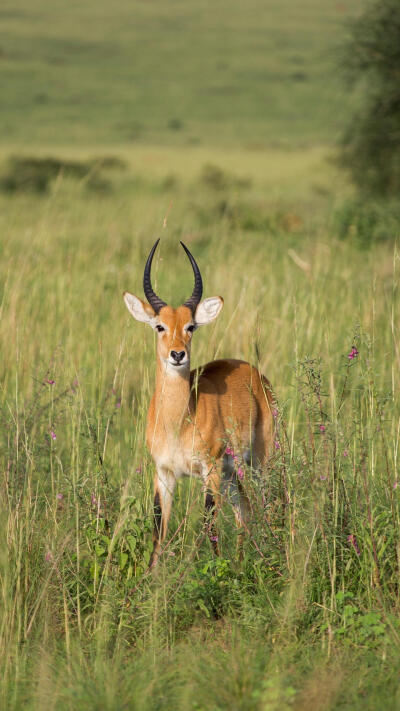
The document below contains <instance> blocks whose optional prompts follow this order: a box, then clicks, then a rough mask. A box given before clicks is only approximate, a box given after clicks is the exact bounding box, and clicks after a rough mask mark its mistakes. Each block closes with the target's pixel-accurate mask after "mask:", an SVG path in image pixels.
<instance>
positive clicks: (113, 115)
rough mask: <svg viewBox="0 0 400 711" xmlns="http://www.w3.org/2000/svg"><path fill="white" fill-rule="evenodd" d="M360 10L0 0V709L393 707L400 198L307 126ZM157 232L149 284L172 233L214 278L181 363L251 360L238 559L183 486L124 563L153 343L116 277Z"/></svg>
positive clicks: (227, 535) (226, 515)
mask: <svg viewBox="0 0 400 711" xmlns="http://www.w3.org/2000/svg"><path fill="white" fill-rule="evenodd" d="M360 5H361V3H359V2H356V0H352V2H346V3H340V2H338V3H328V2H317V0H307V1H306V2H303V3H301V4H298V3H293V2H288V1H285V2H279V3H278V2H277V1H276V0H269V1H268V2H258V1H257V0H252V2H251V3H250V4H249V3H246V4H243V3H239V2H233V3H230V4H229V6H228V5H227V3H219V4H218V3H213V4H211V3H206V4H205V3H200V2H197V0H196V1H193V2H189V3H182V2H179V3H178V2H176V1H175V2H172V3H168V6H167V5H165V4H162V3H160V2H147V3H139V2H123V0H119V1H118V3H113V4H112V5H111V4H109V3H105V2H103V1H102V2H97V3H94V2H86V3H81V4H78V3H69V4H68V5H67V4H65V3H61V2H52V3H50V2H47V1H46V0H40V2H35V3H34V7H33V5H32V4H28V3H26V2H18V1H17V2H13V3H12V4H11V3H8V4H6V5H4V3H3V5H2V8H1V10H0V19H1V20H2V25H3V29H4V31H3V36H2V40H1V56H0V91H1V94H2V96H3V95H4V96H7V102H4V105H3V106H2V111H1V115H0V131H1V136H2V148H1V152H0V164H1V165H0V235H1V240H0V257H1V259H0V354H1V358H0V383H1V389H0V463H1V467H0V470H1V475H2V481H1V486H0V525H1V530H2V532H3V536H2V538H1V540H0V707H1V708H4V709H7V710H9V709H10V710H15V711H19V709H21V708H24V709H25V708H26V709H28V710H29V709H32V710H33V709H35V710H36V709H40V710H42V709H46V710H47V709H57V711H58V710H59V709H60V710H61V711H64V710H65V711H69V710H70V709H76V708H79V709H87V710H88V711H89V710H90V711H92V710H94V709H99V711H100V710H101V711H103V710H105V709H106V710H110V711H111V710H113V711H117V710H118V711H120V709H127V710H132V711H136V710H138V711H145V710H146V709H148V710H149V711H153V710H154V709H163V710H164V709H166V710H168V709H170V710H171V711H176V709H182V711H186V710H187V711H192V710H193V711H228V710H229V711H236V710H237V711H290V709H294V710H295V711H303V710H304V711H306V710H307V711H328V709H329V710H330V709H332V710H333V709H338V710H341V711H342V710H346V711H354V710H357V709H360V710H361V709H371V710H374V711H375V710H380V709H382V708H390V709H392V708H393V709H396V708H400V690H399V680H398V668H399V640H400V622H399V555H400V547H399V546H400V502H399V496H400V485H399V486H398V482H399V459H398V452H399V433H400V409H399V402H398V397H397V393H398V390H399V385H400V383H399V373H400V368H399V366H400V340H399V332H398V324H399V323H400V320H399V319H400V300H399V295H398V281H399V267H400V264H399V251H398V246H397V245H398V239H399V232H400V230H399V210H398V206H396V204H393V205H389V204H386V205H385V206H384V207H383V206H382V205H381V204H376V205H375V203H374V201H373V200H372V199H371V200H370V201H369V202H368V205H363V204H362V203H361V201H360V200H358V199H355V198H354V196H353V194H352V192H351V190H350V188H349V186H348V185H347V184H346V182H345V181H344V179H343V176H342V174H340V173H339V172H338V169H337V167H336V166H335V162H334V160H333V159H334V157H335V154H334V150H333V149H332V146H333V144H334V140H335V136H336V133H337V132H338V131H339V130H340V127H341V125H342V123H343V121H344V120H345V119H346V115H347V111H348V109H349V106H350V104H351V103H352V102H353V101H354V100H355V99H354V97H346V96H345V95H344V92H343V87H342V86H341V84H340V82H339V80H338V78H337V70H336V69H335V61H336V56H337V52H336V47H337V46H338V44H340V42H341V41H342V39H343V36H344V30H343V27H342V24H341V23H342V20H343V19H344V18H345V17H347V16H348V15H351V14H353V13H354V12H356V11H358V10H359V8H360ZM13 156H14V157H13ZM26 158H29V159H32V158H33V159H34V160H26ZM48 158H51V159H52V160H51V161H47V162H41V160H42V159H48ZM110 158H111V159H114V158H118V160H119V162H118V161H115V160H111V161H110V160H109V159H110ZM54 159H56V160H54ZM106 159H108V160H106ZM158 236H161V237H162V240H161V244H160V248H159V250H158V253H157V258H156V259H155V264H154V272H153V277H154V283H155V286H156V289H157V291H159V293H160V295H161V296H162V298H163V299H165V300H167V301H169V302H172V303H173V304H178V303H180V302H182V301H183V300H184V299H185V298H186V297H187V295H188V294H189V293H190V291H191V288H192V274H191V270H190V267H189V264H188V262H187V259H186V257H185V254H184V253H183V250H182V249H181V248H180V246H179V240H180V239H183V240H184V241H185V243H187V244H188V245H189V246H190V249H191V250H192V251H193V253H194V255H195V256H196V259H197V260H198V262H199V264H200V267H201V270H202V274H203V278H204V284H205V296H211V295H213V294H220V295H221V296H223V297H224V300H225V306H224V310H223V312H222V314H221V316H220V317H219V318H218V320H217V321H216V323H215V324H214V325H213V326H212V327H208V328H205V329H200V331H199V332H198V333H196V334H195V343H194V346H193V356H192V357H193V365H194V366H195V365H198V364H201V363H205V362H207V361H208V360H211V359H212V358H215V357H225V356H228V357H237V358H244V359H246V360H250V361H252V362H254V363H256V364H257V365H259V367H260V368H261V370H262V371H263V372H264V373H265V374H266V375H267V376H268V377H269V379H270V380H271V382H272V384H273V386H274V388H275V391H276V394H277V398H278V403H279V405H278V408H279V416H278V429H277V434H276V444H275V445H274V452H273V457H272V459H271V463H270V466H269V467H268V469H267V470H266V471H265V472H264V477H263V479H262V480H261V481H257V480H253V479H252V476H251V472H246V476H245V482H246V487H247V490H248V493H249V496H250V499H251V502H252V507H253V516H252V522H251V528H250V534H249V535H248V536H247V539H246V543H245V559H244V561H243V563H241V564H239V562H238V561H237V560H236V557H235V549H236V545H235V544H236V528H235V525H234V520H233V515H232V512H231V510H230V507H229V505H228V502H226V501H225V502H224V504H223V507H222V511H221V514H220V516H219V521H218V527H219V536H220V540H221V548H222V557H221V558H220V559H215V558H213V556H212V554H211V551H210V547H209V545H208V542H207V541H206V540H205V536H204V533H203V528H202V505H201V498H202V492H201V489H200V487H199V485H198V483H196V482H193V481H185V482H182V484H181V485H180V486H179V487H178V491H177V494H176V497H175V504H174V509H173V514H172V519H171V523H170V529H169V535H168V540H167V545H166V549H165V552H164V554H163V556H162V558H161V560H160V564H159V567H158V569H157V574H156V575H155V576H150V575H148V573H147V572H146V571H147V562H148V559H149V553H150V550H151V518H152V477H153V464H152V461H151V458H150V456H149V454H148V452H147V451H146V448H145V446H144V430H145V419H146V411H147V407H148V403H149V399H150V396H151V392H152V388H153V382H154V366H155V363H154V345H155V344H154V336H153V333H152V332H151V331H150V329H147V328H146V327H145V326H144V325H141V324H138V323H136V322H134V321H133V320H132V318H131V317H130V316H129V314H128V312H127V310H126V308H125V306H124V304H123V300H122V293H123V291H124V290H129V291H131V292H133V293H136V294H138V296H141V295H142V274H143V266H144V262H145V259H146V257H147V254H148V251H149V249H150V247H151V245H152V244H153V242H154V239H155V238H156V237H158ZM353 346H356V347H357V351H358V354H357V355H356V357H354V358H353V359H349V357H348V355H349V353H351V349H352V348H353ZM353 352H354V351H353Z"/></svg>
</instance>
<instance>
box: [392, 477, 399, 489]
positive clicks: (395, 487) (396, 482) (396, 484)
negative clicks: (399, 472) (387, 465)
mask: <svg viewBox="0 0 400 711" xmlns="http://www.w3.org/2000/svg"><path fill="white" fill-rule="evenodd" d="M398 485H399V483H398V481H397V479H396V481H395V482H394V484H393V489H394V490H396V489H397V487H398Z"/></svg>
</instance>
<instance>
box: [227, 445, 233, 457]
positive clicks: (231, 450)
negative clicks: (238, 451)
mask: <svg viewBox="0 0 400 711" xmlns="http://www.w3.org/2000/svg"><path fill="white" fill-rule="evenodd" d="M225 454H228V455H229V456H231V457H234V456H235V452H234V450H233V449H232V448H231V447H227V448H226V450H225Z"/></svg>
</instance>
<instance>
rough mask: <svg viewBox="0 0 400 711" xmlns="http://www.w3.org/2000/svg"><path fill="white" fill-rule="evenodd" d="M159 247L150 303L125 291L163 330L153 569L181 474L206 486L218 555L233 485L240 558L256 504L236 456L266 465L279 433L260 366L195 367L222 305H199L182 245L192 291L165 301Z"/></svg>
mask: <svg viewBox="0 0 400 711" xmlns="http://www.w3.org/2000/svg"><path fill="white" fill-rule="evenodd" d="M158 243H159V240H157V241H156V242H155V244H154V245H153V247H152V249H151V251H150V254H149V256H148V259H147V262H146V266H145V269H144V276H143V290H144V294H145V296H146V299H147V302H146V301H142V299H139V298H138V297H137V296H134V295H133V294H130V293H128V292H125V293H124V300H125V304H126V306H127V308H128V310H129V311H130V313H131V314H132V316H133V317H134V318H135V319H136V320H137V321H142V322H143V323H147V324H148V325H149V326H151V328H152V329H153V330H154V331H156V333H157V365H156V384H155V391H154V395H153V398H152V400H151V403H150V406H149V410H148V415H147V428H146V443H147V446H148V448H149V450H150V453H151V455H152V457H153V460H154V463H155V469H156V472H155V478H154V533H153V551H152V554H151V558H150V562H149V567H150V568H152V567H154V566H155V565H156V563H157V561H158V558H159V556H160V552H161V548H162V544H163V541H164V540H165V537H166V534H167V527H168V521H169V518H170V513H171V507H172V501H173V494H174V489H175V486H176V483H177V481H178V480H179V479H180V478H181V477H182V476H190V477H197V478H199V479H200V480H201V481H202V484H203V490H204V504H205V519H206V522H207V531H208V535H209V538H210V541H211V544H212V547H213V549H214V552H215V554H217V555H218V554H219V546H218V536H217V535H215V517H216V514H217V512H218V508H219V506H220V500H221V492H220V486H221V479H223V480H225V481H228V482H229V486H231V485H233V486H234V487H235V491H236V494H235V497H234V501H233V506H234V513H235V519H236V523H237V526H238V527H239V528H240V529H242V531H241V532H239V535H238V548H239V554H240V551H241V549H242V539H243V528H244V529H245V530H246V529H247V523H248V521H249V515H250V502H249V499H248V496H247V495H246V492H245V489H244V487H243V484H242V481H241V476H242V475H243V474H242V472H243V470H242V469H240V471H239V470H237V464H236V466H235V460H236V462H237V457H236V456H234V452H240V453H241V456H242V457H243V461H245V462H246V463H247V464H249V465H251V466H252V467H257V468H261V467H262V466H263V465H264V464H265V462H266V461H267V459H268V456H269V450H270V446H271V442H272V438H273V429H274V427H273V415H272V406H273V397H272V393H271V386H270V383H269V381H268V380H267V379H266V378H265V377H264V376H263V375H261V374H260V373H259V371H258V370H257V369H256V368H255V367H253V366H251V365H250V364H249V363H246V362H244V361H242V360H233V359H226V360H214V361H211V362H210V363H207V364H206V365H204V366H202V367H201V368H198V369H196V370H192V371H191V370H190V349H191V341H192V336H193V333H194V331H195V330H196V329H197V328H199V327H200V326H205V325H207V324H209V323H211V322H212V321H214V319H216V318H217V316H218V314H219V313H220V311H221V309H222V306H223V303H224V302H223V299H222V297H220V296H212V297H208V298H206V299H204V300H203V301H201V298H202V293H203V282H202V278H201V274H200V270H199V267H198V266H197V264H196V261H195V259H194V257H193V255H192V254H191V253H190V252H189V250H188V248H187V247H186V246H185V245H184V244H183V242H181V245H182V247H183V249H184V250H185V252H186V254H187V256H188V258H189V260H190V263H191V265H192V269H193V273H194V288H193V293H192V295H191V297H190V298H189V299H188V300H187V301H185V303H184V304H183V305H182V306H178V308H173V307H172V306H169V305H167V304H166V303H165V301H162V300H161V299H160V298H159V297H158V296H157V294H156V293H155V292H154V291H153V288H152V285H151V265H152V261H153V256H154V252H155V251H156V248H157V245H158ZM228 445H229V446H228ZM238 471H239V476H238ZM240 555H241V554H240Z"/></svg>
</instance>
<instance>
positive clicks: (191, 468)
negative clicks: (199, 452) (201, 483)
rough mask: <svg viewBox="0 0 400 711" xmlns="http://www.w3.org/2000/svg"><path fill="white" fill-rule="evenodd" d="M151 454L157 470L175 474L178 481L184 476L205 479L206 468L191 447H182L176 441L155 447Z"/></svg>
mask: <svg viewBox="0 0 400 711" xmlns="http://www.w3.org/2000/svg"><path fill="white" fill-rule="evenodd" d="M151 454H152V456H153V459H154V461H155V463H156V466H157V468H158V469H167V470H169V471H171V472H173V474H174V476H175V478H176V479H180V478H181V477H182V476H195V477H201V478H202V477H203V471H204V466H203V464H202V462H201V460H200V459H199V457H198V456H196V454H195V453H194V452H193V449H192V448H191V447H185V446H182V445H180V444H179V443H178V442H176V440H175V441H173V440H172V441H169V442H166V443H164V444H163V446H155V447H154V448H153V451H152V453H151Z"/></svg>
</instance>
